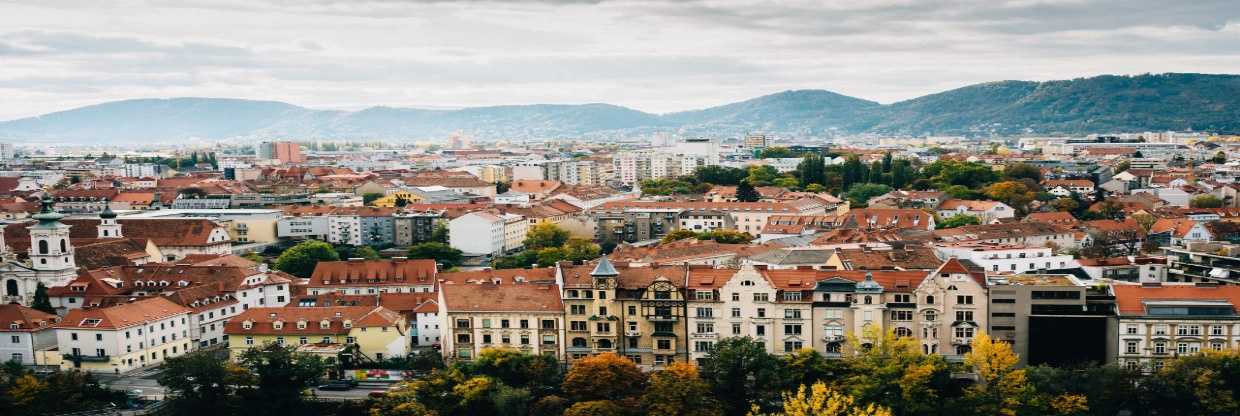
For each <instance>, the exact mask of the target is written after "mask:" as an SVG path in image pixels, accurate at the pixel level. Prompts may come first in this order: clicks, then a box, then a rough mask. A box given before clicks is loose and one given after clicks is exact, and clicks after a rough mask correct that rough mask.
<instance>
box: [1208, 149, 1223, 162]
mask: <svg viewBox="0 0 1240 416" xmlns="http://www.w3.org/2000/svg"><path fill="white" fill-rule="evenodd" d="M1210 162H1211V163H1214V164H1218V165H1221V164H1224V163H1227V153H1226V152H1223V151H1222V150H1219V151H1218V153H1215V154H1214V157H1212V158H1210Z"/></svg>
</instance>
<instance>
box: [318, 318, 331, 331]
mask: <svg viewBox="0 0 1240 416" xmlns="http://www.w3.org/2000/svg"><path fill="white" fill-rule="evenodd" d="M331 327H332V323H331V321H328V320H326V319H324V320H322V321H320V322H319V328H321V329H328V328H331Z"/></svg>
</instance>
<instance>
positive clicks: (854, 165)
mask: <svg viewBox="0 0 1240 416" xmlns="http://www.w3.org/2000/svg"><path fill="white" fill-rule="evenodd" d="M842 175H843V176H842V180H843V183H842V187H843V188H844V189H849V188H851V187H852V185H853V184H855V183H859V182H864V181H865V179H866V176H867V175H866V168H865V164H863V163H861V158H859V157H857V155H848V158H846V159H844V166H843V172H842Z"/></svg>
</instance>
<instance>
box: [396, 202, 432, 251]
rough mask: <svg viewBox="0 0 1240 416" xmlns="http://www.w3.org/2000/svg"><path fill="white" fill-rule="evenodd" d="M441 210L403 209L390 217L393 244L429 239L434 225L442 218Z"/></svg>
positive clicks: (405, 243)
mask: <svg viewBox="0 0 1240 416" xmlns="http://www.w3.org/2000/svg"><path fill="white" fill-rule="evenodd" d="M443 214H444V211H443V210H427V211H404V212H399V213H397V214H395V216H394V217H393V218H392V227H393V228H394V230H393V238H394V240H393V241H392V243H393V244H395V245H396V246H399V247H404V246H410V245H414V244H418V243H424V242H427V241H430V240H431V236H432V235H433V234H434V233H435V225H436V224H438V223H439V221H444V220H443Z"/></svg>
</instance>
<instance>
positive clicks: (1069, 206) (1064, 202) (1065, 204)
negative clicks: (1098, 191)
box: [1051, 197, 1080, 212]
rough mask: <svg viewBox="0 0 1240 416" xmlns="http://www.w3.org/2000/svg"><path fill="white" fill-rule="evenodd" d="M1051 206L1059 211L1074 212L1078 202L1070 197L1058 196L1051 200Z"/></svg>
mask: <svg viewBox="0 0 1240 416" xmlns="http://www.w3.org/2000/svg"><path fill="white" fill-rule="evenodd" d="M1051 208H1054V209H1055V210H1056V211H1059V212H1074V211H1076V210H1077V209H1078V208H1080V204H1079V203H1078V202H1076V200H1074V199H1072V198H1063V197H1060V198H1055V200H1054V201H1051Z"/></svg>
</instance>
